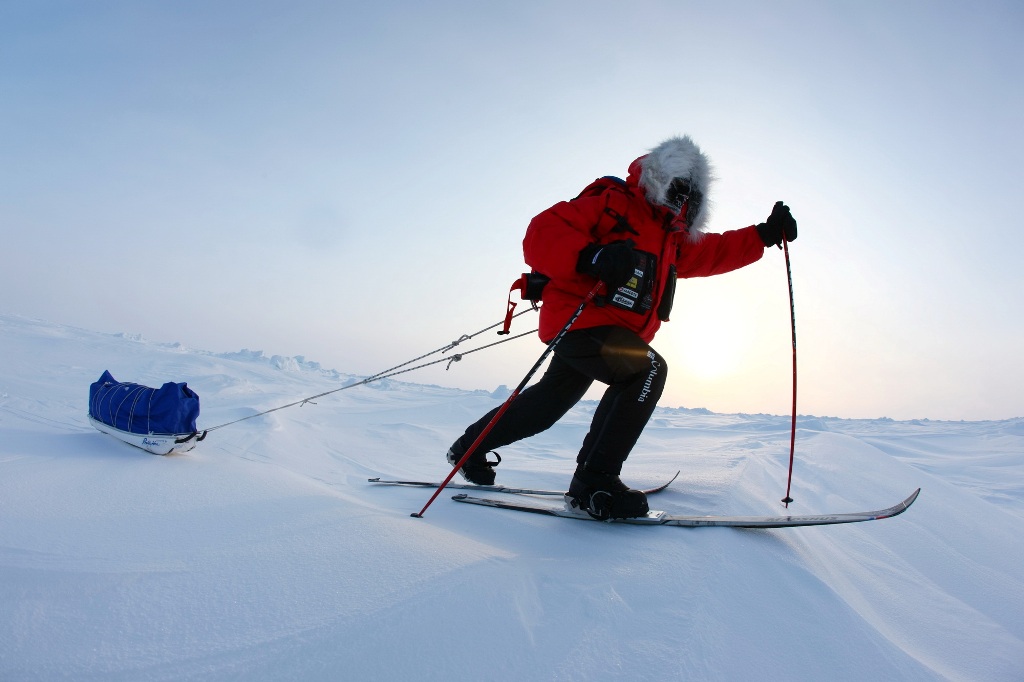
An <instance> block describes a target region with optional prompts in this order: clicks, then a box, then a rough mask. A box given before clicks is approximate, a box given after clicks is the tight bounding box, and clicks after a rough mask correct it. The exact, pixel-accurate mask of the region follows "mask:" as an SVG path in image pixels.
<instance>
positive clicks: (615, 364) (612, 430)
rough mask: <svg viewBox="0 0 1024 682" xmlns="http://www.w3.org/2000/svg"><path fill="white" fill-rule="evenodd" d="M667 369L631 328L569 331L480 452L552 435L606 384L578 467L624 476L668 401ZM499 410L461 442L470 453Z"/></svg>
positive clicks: (463, 447)
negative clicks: (595, 386)
mask: <svg viewBox="0 0 1024 682" xmlns="http://www.w3.org/2000/svg"><path fill="white" fill-rule="evenodd" d="M666 372H667V367H666V366H665V360H664V358H662V357H661V356H660V355H659V354H658V353H657V352H656V351H655V350H654V349H652V348H651V347H650V346H648V345H647V344H646V343H644V341H643V340H642V339H641V338H640V337H639V336H637V335H636V334H634V333H633V332H631V331H629V330H628V329H623V328H621V327H614V326H606V327H593V328H590V329H580V330H577V331H570V332H568V333H567V334H566V335H565V336H563V337H562V340H561V341H560V342H559V343H558V345H557V346H555V350H554V352H553V354H552V359H551V363H550V364H549V365H548V369H547V371H546V372H545V373H544V375H543V376H542V377H541V379H540V380H539V381H538V382H537V383H536V384H533V385H532V386H530V387H529V388H527V389H525V390H524V391H523V392H522V393H520V394H519V396H518V397H517V398H516V399H515V400H514V401H512V404H511V405H509V407H508V409H507V410H506V411H505V414H504V415H502V417H501V419H500V420H498V423H497V424H495V426H494V427H493V428H492V429H491V431H490V433H488V434H487V437H486V438H484V440H483V442H482V443H480V446H479V447H478V449H477V451H478V452H480V453H481V454H482V453H485V452H488V451H490V450H494V449H496V448H500V447H502V446H505V445H508V444H510V443H514V442H516V441H518V440H522V439H523V438H528V437H529V436H533V435H536V434H538V433H540V432H542V431H545V430H546V429H548V428H550V427H551V426H552V425H554V423H555V422H557V421H558V420H559V419H560V418H561V417H562V416H563V415H564V414H565V413H566V412H568V411H569V410H570V409H571V408H572V407H573V406H574V405H575V404H576V403H578V402H579V401H580V399H581V398H582V397H583V395H584V394H585V393H586V392H587V389H588V388H590V385H591V384H592V383H593V382H594V381H600V382H602V383H604V384H607V385H608V388H607V390H606V391H605V392H604V396H603V397H602V398H601V402H600V403H599V404H598V406H597V410H596V411H595V412H594V419H593V421H592V422H591V424H590V432H589V433H588V434H587V437H586V438H585V439H584V440H583V447H581V448H580V452H579V455H578V456H577V457H576V462H577V464H579V465H584V466H586V468H587V469H589V470H591V471H601V472H606V473H610V474H619V473H620V472H621V471H622V463H623V462H625V461H626V457H628V456H629V453H630V451H631V450H632V449H633V446H634V445H636V441H637V439H638V438H640V434H641V432H643V430H644V427H645V426H646V425H647V421H648V420H649V419H650V418H651V414H652V413H653V412H654V408H655V407H656V406H657V404H658V399H659V398H661V392H662V390H663V389H664V388H665V378H666ZM499 409H500V407H498V408H495V409H493V410H491V411H490V412H488V413H487V414H485V415H484V416H483V417H481V418H480V419H479V420H478V421H476V422H475V423H473V424H472V425H470V426H469V427H468V428H467V429H466V432H465V433H464V434H463V435H462V436H461V437H460V438H459V440H458V441H457V442H456V445H457V446H458V447H459V448H460V449H461V450H462V451H463V452H465V450H466V449H467V448H469V446H470V445H472V444H473V442H474V441H475V440H476V438H477V437H478V436H479V435H480V433H482V432H483V430H484V428H486V426H487V424H489V423H490V421H491V419H492V418H493V417H494V415H495V414H496V413H497V411H498V410H499Z"/></svg>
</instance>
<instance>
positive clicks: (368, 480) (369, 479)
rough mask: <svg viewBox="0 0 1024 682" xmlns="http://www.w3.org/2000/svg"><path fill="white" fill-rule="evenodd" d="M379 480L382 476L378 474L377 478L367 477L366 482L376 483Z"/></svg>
mask: <svg viewBox="0 0 1024 682" xmlns="http://www.w3.org/2000/svg"><path fill="white" fill-rule="evenodd" d="M379 480H380V476H378V477H377V478H368V479H366V482H367V483H376V482H377V481H379Z"/></svg>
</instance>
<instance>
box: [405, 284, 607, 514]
mask: <svg viewBox="0 0 1024 682" xmlns="http://www.w3.org/2000/svg"><path fill="white" fill-rule="evenodd" d="M603 285H604V283H603V282H598V283H597V284H595V285H594V288H593V289H591V290H590V292H589V293H588V294H587V295H586V297H585V298H584V299H583V301H582V302H581V303H580V307H578V308H576V312H575V313H573V314H572V317H570V318H569V321H568V322H566V323H565V326H564V327H562V330H561V331H560V332H558V334H556V335H555V338H553V339H551V343H549V344H548V346H547V348H545V349H544V352H543V353H541V356H540V357H539V358H538V359H537V362H535V363H534V365H533V367H531V368H530V371H529V372H527V373H526V376H525V377H523V380H522V381H520V382H519V385H518V386H516V390H514V391H512V395H510V396H509V397H508V399H507V400H505V402H504V403H503V404H502V406H501V407H500V408H498V411H497V412H496V413H495V414H494V416H493V417H491V421H489V422H487V426H485V427H484V430H483V431H481V432H480V435H479V436H477V437H476V440H474V441H473V444H472V445H470V446H469V448H467V449H466V452H465V454H463V455H462V459H460V460H459V461H458V463H457V464H456V465H455V467H454V468H453V469H452V470H451V473H449V474H448V476H447V477H446V478H445V479H444V481H442V482H441V485H439V486H438V487H437V490H435V491H434V494H433V495H431V496H430V499H429V500H427V503H426V504H425V505H423V509H421V510H419V512H413V513H412V514H410V516H413V517H415V518H423V514H424V512H426V511H427V507H429V506H430V505H431V504H433V503H434V500H436V499H437V496H438V495H440V494H441V491H442V490H444V489H445V486H447V485H448V484H449V483H450V482H451V480H452V478H454V477H455V474H456V473H457V472H458V470H459V469H461V468H462V465H463V464H465V463H466V462H467V461H468V460H469V457H470V455H472V454H473V453H474V452H475V451H476V449H477V447H479V446H480V443H481V442H483V440H484V438H486V437H487V434H489V433H490V432H491V429H493V428H494V426H495V424H497V423H498V420H500V419H501V417H502V415H503V414H505V411H506V410H508V408H509V405H511V404H512V403H513V401H515V399H516V398H518V397H519V394H520V393H521V392H522V391H523V389H524V388H526V384H528V383H530V379H531V378H533V375H534V374H536V373H537V370H538V369H540V366H541V365H543V364H544V361H545V360H547V358H548V355H550V354H551V352H552V351H553V350H554V349H555V346H557V345H558V342H559V341H561V340H562V337H563V336H565V334H566V332H568V331H569V328H570V327H572V326H573V325H574V324H575V323H576V320H577V319H578V318H579V316H580V314H581V313H582V312H583V309H584V308H585V307H586V306H587V304H588V303H590V302H591V301H592V300H594V297H595V296H597V292H598V291H600V290H601V287H602V286H603Z"/></svg>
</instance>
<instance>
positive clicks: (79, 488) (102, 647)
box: [0, 315, 1024, 681]
mask: <svg viewBox="0 0 1024 682" xmlns="http://www.w3.org/2000/svg"><path fill="white" fill-rule="evenodd" d="M103 368H110V370H111V371H112V373H113V374H114V375H115V376H131V377H132V378H134V379H136V380H138V381H141V382H144V383H150V384H158V383H160V382H161V381H162V380H163V379H164V378H165V377H168V376H171V377H181V378H184V379H187V381H188V383H189V385H190V386H192V387H193V388H194V389H195V390H196V392H197V393H199V394H201V395H202V396H203V401H204V404H203V419H202V423H200V424H199V428H200V429H202V428H209V427H210V426H212V425H216V424H221V423H226V422H229V421H232V420H234V419H239V418H241V417H245V416H249V415H252V414H255V413H256V412H260V411H262V410H265V409H268V408H271V407H276V406H278V405H282V404H285V403H288V402H291V401H293V400H295V399H297V398H301V397H303V396H307V395H311V394H315V393H320V392H323V391H326V390H331V389H333V388H337V387H339V386H341V385H344V384H345V383H348V382H350V381H352V380H353V377H350V376H348V375H345V374H343V373H339V372H335V371H327V370H324V369H322V368H320V367H319V366H318V365H316V364H315V363H310V362H307V361H305V359H303V358H301V357H299V358H278V357H276V356H275V357H274V358H268V357H266V356H264V355H263V354H262V353H259V352H252V351H243V352H240V353H231V354H214V353H209V352H203V351H199V350H192V349H189V348H187V347H185V346H182V345H180V344H159V343H151V342H148V341H145V340H143V339H142V338H141V337H132V336H129V335H124V334H120V335H109V334H100V333H95V332H90V331H86V330H80V329H74V328H69V327H65V326H61V325H58V324H51V323H45V322H39V321H34V320H28V319H25V318H21V317H15V316H10V315H0V679H4V680H62V679H75V680H171V679H175V680H178V679H246V680H279V679H305V680H337V679H421V680H447V679H453V678H460V679H500V680H506V679H507V680H520V679H530V680H592V679H622V680H626V679H629V680H668V679H679V680H742V679H786V680H822V679H831V680H868V679H899V680H987V681H992V680H1019V679H1021V678H1022V671H1024V578H1022V573H1021V569H1020V562H1021V559H1022V557H1024V541H1022V539H1021V533H1020V529H1021V524H1022V522H1024V504H1022V501H1024V458H1022V457H1021V455H1022V454H1024V420H1021V419H1015V420H1008V421H999V422H928V421H916V422H893V421H889V420H858V421H848V420H840V419H830V418H812V417H803V418H801V419H800V421H799V433H798V436H797V457H798V459H797V463H796V471H795V476H794V484H793V497H794V498H795V503H794V504H793V505H791V506H790V511H791V512H792V513H823V512H842V511H856V510H858V509H868V508H876V507H880V506H885V505H888V504H891V503H893V502H895V501H897V500H899V499H902V498H903V497H904V496H905V495H906V494H907V493H908V492H910V491H911V490H913V489H914V488H916V487H919V486H920V487H921V488H922V489H923V491H922V493H921V497H920V499H919V500H918V501H917V503H916V504H915V505H914V507H913V508H911V509H910V510H909V511H907V512H906V513H905V514H903V515H902V516H900V517H897V518H894V519H888V520H884V521H877V522H872V523H868V524H860V525H856V526H834V527H826V528H810V529H785V530H744V531H739V530H732V529H716V528H707V529H679V528H646V527H628V526H611V525H607V524H600V523H580V522H575V521H566V520H559V519H552V518H547V517H539V516H533V515H528V514H517V513H514V512H507V511H504V510H494V509H485V508H475V507H469V506H467V505H459V504H455V503H452V502H450V501H448V499H447V498H446V497H445V496H442V497H441V498H440V499H438V501H437V502H436V503H435V504H434V505H433V506H432V507H431V508H430V509H429V510H428V512H427V514H426V516H425V518H423V519H412V518H410V516H409V514H410V512H412V511H416V510H418V509H419V508H420V507H421V506H422V504H423V503H424V501H425V499H426V496H427V494H428V493H429V491H423V490H416V489H405V488H384V487H380V486H373V485H368V484H367V483H366V480H367V478H369V477H374V476H383V477H386V478H416V479H424V478H434V479H440V478H441V477H443V476H444V475H445V474H446V473H447V468H446V465H445V462H444V452H445V449H446V448H447V445H448V444H449V443H450V442H451V440H452V439H453V436H454V435H455V434H458V433H459V432H461V430H462V429H463V427H464V426H465V425H466V424H467V423H468V422H469V421H470V420H472V419H475V418H476V417H478V416H479V415H480V414H482V413H483V412H484V411H485V410H487V409H489V408H490V407H493V406H494V405H496V404H498V403H499V402H500V400H501V399H502V396H497V395H495V396H492V395H490V394H488V393H486V392H482V391H481V392H469V391H458V390H451V389H444V388H438V387H434V386H425V385H417V384H413V383H399V382H395V381H387V382H383V383H381V384H370V385H368V386H364V387H359V388H355V389H352V390H346V391H342V392H340V393H337V394H335V395H334V396H331V397H329V398H324V399H322V400H319V401H317V402H318V404H317V405H308V404H307V405H305V406H303V407H296V408H294V409H289V410H283V411H279V412H274V413H272V414H270V415H266V416H262V417H258V418H255V419H250V420H247V421H244V422H241V423H239V424H236V425H234V426H231V427H229V428H225V429H222V430H218V431H215V432H212V433H211V434H210V437H209V438H207V440H206V441H205V442H203V443H202V444H201V445H200V446H199V447H197V448H196V449H195V450H193V451H192V452H190V453H188V454H186V455H171V456H168V457H152V456H149V455H147V454H145V453H142V452H140V451H139V450H137V449H135V448H131V447H128V446H126V445H123V444H121V443H118V442H117V441H114V440H112V439H110V438H108V437H106V436H104V435H102V434H99V433H97V432H96V431H95V430H94V429H93V428H92V427H91V426H89V424H88V421H87V411H88V408H87V405H86V396H85V393H84V391H83V387H84V386H87V385H88V384H89V383H90V382H92V381H93V380H94V379H95V377H96V376H97V372H99V371H100V370H101V369H103ZM462 371H465V370H462ZM513 379H514V377H513ZM804 381H813V377H805V378H804ZM593 409H594V405H593V404H592V403H583V404H581V405H580V406H579V407H578V408H577V409H576V410H574V411H573V412H571V413H570V414H569V415H568V416H567V417H566V418H565V419H564V420H563V421H562V422H561V423H559V424H558V425H557V426H556V427H555V428H553V429H551V430H550V431H548V432H546V433H544V434H541V435H540V436H537V437H535V438H533V439H531V440H529V441H524V442H522V443H519V444H517V445H515V446H513V447H510V448H508V449H506V450H505V451H503V452H502V454H503V456H504V463H503V464H502V467H501V469H500V470H499V480H500V481H501V482H504V483H507V484H516V485H522V486H531V487H544V488H552V487H560V486H564V485H565V484H566V483H567V482H568V477H569V476H570V475H571V472H572V468H573V462H574V456H575V448H576V447H577V445H578V443H579V442H580V441H581V440H582V437H583V434H584V433H585V430H586V428H587V424H588V422H589V417H590V413H591V412H592V410H593ZM788 422H789V420H788V417H776V416H770V415H724V414H710V413H707V412H706V411H704V410H685V409H659V410H658V411H657V412H656V414H655V416H654V419H653V420H652V422H651V424H650V425H649V427H648V429H647V431H646V432H645V435H644V436H643V438H642V439H641V441H640V444H639V445H638V447H637V450H636V451H635V452H634V454H633V456H632V457H631V458H630V460H629V461H628V462H627V463H626V467H625V469H624V472H623V475H624V478H625V479H626V480H627V481H629V482H630V483H633V484H635V485H650V484H653V483H657V482H659V481H661V480H663V478H664V477H665V476H671V474H672V473H673V472H675V471H676V470H677V469H682V471H683V473H682V475H681V476H680V479H679V480H678V481H676V482H675V483H674V484H673V486H672V487H671V488H670V489H669V490H668V491H666V492H664V493H661V494H659V495H658V496H657V497H656V498H654V499H655V500H656V505H657V506H658V507H661V508H664V509H666V510H669V511H672V512H677V513H706V514H710V513H718V514H765V513H773V514H775V513H779V512H780V510H781V505H780V503H779V498H781V497H782V495H783V493H784V484H785V475H786V467H787V464H788V454H789V449H788V426H789V424H788Z"/></svg>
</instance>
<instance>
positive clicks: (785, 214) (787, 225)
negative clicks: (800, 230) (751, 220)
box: [757, 201, 796, 246]
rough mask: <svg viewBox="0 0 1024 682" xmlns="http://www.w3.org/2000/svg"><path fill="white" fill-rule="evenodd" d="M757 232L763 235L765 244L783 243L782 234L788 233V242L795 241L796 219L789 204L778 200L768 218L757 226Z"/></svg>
mask: <svg viewBox="0 0 1024 682" xmlns="http://www.w3.org/2000/svg"><path fill="white" fill-rule="evenodd" d="M757 233H758V234H759V235H761V241H763V242H764V245H765V246H778V245H779V244H781V243H782V235H786V241H787V242H791V241H794V240H795V239H796V219H795V218H793V215H792V214H791V213H790V212H789V206H786V205H785V204H784V203H782V202H781V201H776V202H775V206H774V207H773V208H772V214H771V215H770V216H768V220H766V221H765V222H763V223H761V224H760V225H758V226H757Z"/></svg>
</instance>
